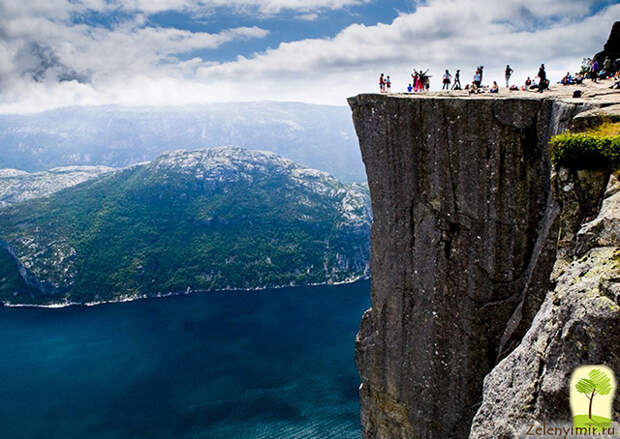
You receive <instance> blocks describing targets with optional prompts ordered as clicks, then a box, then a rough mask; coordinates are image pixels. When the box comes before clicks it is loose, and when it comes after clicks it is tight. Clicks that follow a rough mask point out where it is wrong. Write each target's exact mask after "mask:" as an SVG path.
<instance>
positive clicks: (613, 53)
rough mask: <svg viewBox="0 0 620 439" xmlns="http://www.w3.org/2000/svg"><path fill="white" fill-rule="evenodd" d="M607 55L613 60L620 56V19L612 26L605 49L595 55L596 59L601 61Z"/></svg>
mask: <svg viewBox="0 0 620 439" xmlns="http://www.w3.org/2000/svg"><path fill="white" fill-rule="evenodd" d="M607 57H609V59H610V60H611V61H612V62H613V61H614V60H616V59H617V58H620V21H616V22H615V23H614V25H613V27H612V28H611V32H610V33H609V38H608V39H607V43H605V46H604V47H603V50H602V51H601V52H599V53H597V54H596V55H594V59H595V60H597V61H598V62H599V63H600V62H603V61H604V60H605V58H607Z"/></svg>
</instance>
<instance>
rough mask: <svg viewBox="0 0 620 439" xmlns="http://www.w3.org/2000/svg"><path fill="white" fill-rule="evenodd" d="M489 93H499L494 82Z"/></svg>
mask: <svg viewBox="0 0 620 439" xmlns="http://www.w3.org/2000/svg"><path fill="white" fill-rule="evenodd" d="M489 93H499V85H497V82H496V81H493V85H492V86H491V89H490V90H489Z"/></svg>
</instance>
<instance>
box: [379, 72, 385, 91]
mask: <svg viewBox="0 0 620 439" xmlns="http://www.w3.org/2000/svg"><path fill="white" fill-rule="evenodd" d="M384 92H385V80H384V79H383V73H381V76H379V93H384Z"/></svg>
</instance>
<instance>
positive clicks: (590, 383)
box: [570, 366, 616, 433]
mask: <svg viewBox="0 0 620 439" xmlns="http://www.w3.org/2000/svg"><path fill="white" fill-rule="evenodd" d="M615 393H616V380H615V377H614V373H613V372H612V370H611V369H610V368H608V367H606V366H583V367H580V368H578V369H576V370H575V371H574V372H573V376H572V378H571V384H570V405H571V410H572V412H573V425H574V427H575V429H578V428H579V429H587V431H588V432H591V433H595V432H596V433H604V432H605V429H608V428H609V427H610V426H611V423H612V419H611V413H612V405H613V402H614V396H615ZM582 431H584V430H582Z"/></svg>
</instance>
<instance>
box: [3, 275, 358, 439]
mask: <svg viewBox="0 0 620 439" xmlns="http://www.w3.org/2000/svg"><path fill="white" fill-rule="evenodd" d="M368 305H369V282H366V281H364V282H357V283H355V284H351V285H342V286H321V287H307V288H306V287H303V288H285V289H278V290H265V291H259V292H234V293H233V292H227V293H206V294H192V295H187V296H177V297H169V298H165V299H148V300H140V301H136V302H131V303H119V304H107V305H100V306H96V307H90V308H86V307H69V308H64V309H35V308H0V349H1V351H0V352H1V354H0V438H11V439H22V438H23V439H43V438H45V439H61V438H62V439H72V438H89V439H112V438H114V439H129V438H131V439H134V438H148V439H159V438H161V439H164V438H166V439H169V438H175V439H185V438H187V439H189V438H192V439H197V438H201V439H202V438H204V439H207V438H208V439H220V438H222V439H224V438H226V439H251V438H287V439H289V438H291V439H292V438H324V437H338V438H344V439H346V438H357V437H359V435H360V428H359V402H358V396H357V387H358V384H359V377H358V375H357V372H356V370H355V364H354V336H355V332H356V331H357V328H358V325H359V321H360V317H361V315H362V313H363V311H364V310H365V309H366V308H367V307H368Z"/></svg>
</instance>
